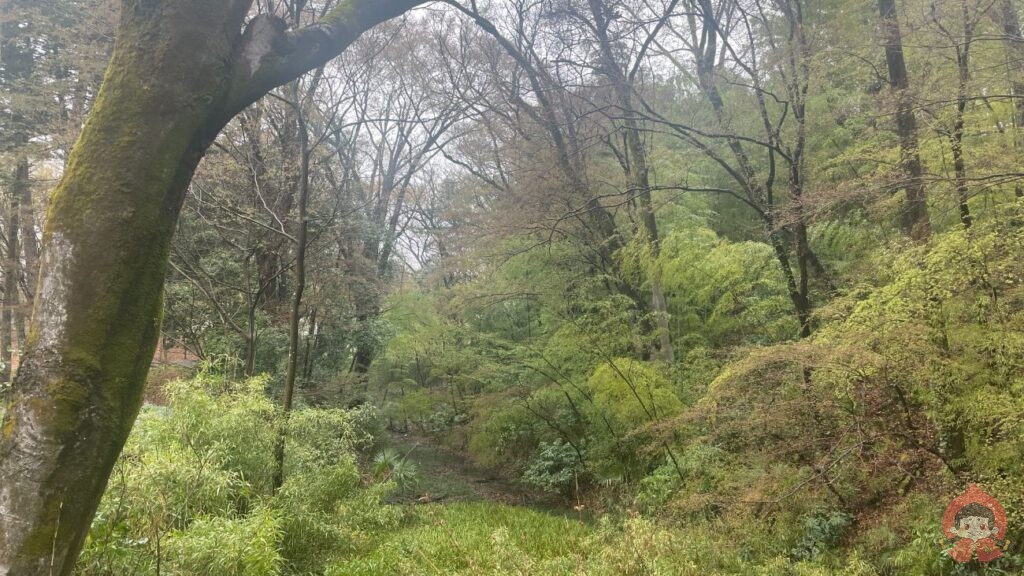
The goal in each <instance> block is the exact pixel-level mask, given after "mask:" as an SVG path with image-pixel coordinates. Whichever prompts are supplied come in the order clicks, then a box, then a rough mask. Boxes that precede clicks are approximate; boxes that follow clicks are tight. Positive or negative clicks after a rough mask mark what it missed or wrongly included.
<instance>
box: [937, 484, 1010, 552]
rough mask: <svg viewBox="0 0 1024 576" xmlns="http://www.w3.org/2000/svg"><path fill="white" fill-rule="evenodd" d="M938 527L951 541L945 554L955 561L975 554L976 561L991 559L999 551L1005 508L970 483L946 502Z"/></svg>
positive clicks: (1004, 523)
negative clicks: (949, 547) (947, 504)
mask: <svg viewBox="0 0 1024 576" xmlns="http://www.w3.org/2000/svg"><path fill="white" fill-rule="evenodd" d="M942 531H943V532H944V533H945V534H946V537H947V538H949V539H951V540H953V541H954V542H953V548H952V549H950V550H949V555H950V556H951V557H952V558H953V559H954V560H956V561H957V562H968V561H970V560H971V558H973V557H974V555H975V554H977V556H978V561H979V562H991V561H992V560H995V559H996V558H999V557H1000V556H1002V555H1003V552H1002V550H1000V546H1002V543H1003V540H1004V539H1005V538H1006V512H1005V511H1004V510H1003V507H1002V506H1001V505H1000V504H999V502H998V501H997V500H996V499H995V498H993V497H991V496H989V495H988V494H986V493H985V492H983V491H982V490H981V489H980V488H978V487H977V486H975V485H974V484H971V485H970V486H969V487H968V488H967V491H966V492H964V493H963V494H961V495H959V496H957V497H956V498H954V499H953V501H952V502H950V503H949V507H948V508H946V513H945V514H943V515H942Z"/></svg>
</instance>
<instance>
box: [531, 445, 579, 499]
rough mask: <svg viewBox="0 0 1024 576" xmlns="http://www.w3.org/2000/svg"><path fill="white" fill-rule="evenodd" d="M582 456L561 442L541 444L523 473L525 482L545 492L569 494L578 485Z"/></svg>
mask: <svg viewBox="0 0 1024 576" xmlns="http://www.w3.org/2000/svg"><path fill="white" fill-rule="evenodd" d="M580 468H581V466H580V455H579V454H578V453H577V452H576V449H575V448H573V447H572V446H571V445H569V444H567V443H563V442H562V441H561V440H555V441H554V442H550V443H548V442H541V443H540V448H539V450H538V452H537V454H536V455H535V456H534V457H533V458H532V459H531V460H530V462H529V464H528V465H527V467H526V471H525V472H523V481H524V482H526V483H527V484H529V485H531V486H536V487H537V488H540V489H541V490H544V491H545V492H555V493H562V494H568V493H570V491H571V490H572V489H573V487H574V486H575V485H576V484H577V483H578V479H579V473H580V472H581V470H580Z"/></svg>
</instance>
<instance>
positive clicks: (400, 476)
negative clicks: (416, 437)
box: [373, 447, 417, 490]
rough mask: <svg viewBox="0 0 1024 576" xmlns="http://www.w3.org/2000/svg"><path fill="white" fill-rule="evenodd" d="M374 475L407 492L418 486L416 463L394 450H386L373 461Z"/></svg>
mask: <svg viewBox="0 0 1024 576" xmlns="http://www.w3.org/2000/svg"><path fill="white" fill-rule="evenodd" d="M373 475H374V477H376V478H378V479H382V480H390V481H393V482H394V483H395V484H397V485H398V487H399V488H401V489H403V490H406V489H408V488H411V487H413V486H415V485H416V479H417V478H416V475H417V467H416V464H415V463H414V462H412V461H411V460H409V459H408V458H407V457H405V456H403V455H401V454H399V453H398V451H397V450H395V449H394V448H390V447H389V448H385V449H384V450H382V451H381V452H380V453H378V454H377V456H375V457H374V459H373Z"/></svg>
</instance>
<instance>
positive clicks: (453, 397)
mask: <svg viewBox="0 0 1024 576" xmlns="http://www.w3.org/2000/svg"><path fill="white" fill-rule="evenodd" d="M1018 217H1019V215H1018V214H1017V213H1016V212H1014V211H1010V212H1007V213H1006V214H1004V215H1003V216H1002V217H1000V218H996V219H993V220H992V221H991V222H990V223H988V224H985V225H982V226H977V227H976V228H974V229H972V230H969V231H960V230H958V231H953V232H949V233H946V234H944V235H942V236H941V237H940V238H937V239H935V241H934V242H933V243H932V244H931V245H930V247H928V248H920V249H913V250H905V251H902V253H901V254H898V255H893V256H891V258H892V262H893V263H894V264H893V265H892V266H891V267H888V268H886V269H885V270H884V271H883V272H881V273H880V274H879V275H878V277H877V278H873V279H872V280H873V281H874V282H875V284H872V283H870V282H865V283H864V284H863V285H861V286H858V287H856V288H855V289H853V290H850V291H849V292H848V293H847V294H845V295H842V296H839V297H837V298H836V299H835V300H834V301H833V303H832V304H831V305H830V306H829V307H828V308H827V309H826V310H824V311H823V312H822V313H821V316H820V318H819V322H820V323H821V326H820V328H819V329H818V331H817V332H816V334H815V336H813V337H812V338H810V339H807V340H804V341H800V342H782V343H777V344H768V345H762V346H751V345H747V346H744V347H742V348H739V349H736V350H734V351H733V352H732V353H730V355H729V356H728V357H712V356H711V355H709V354H708V353H707V352H706V351H705V349H703V348H701V347H700V346H694V347H692V348H691V349H689V350H686V351H685V356H684V358H685V361H684V362H683V363H682V364H681V367H669V366H666V365H664V364H661V363H658V362H654V361H651V362H640V361H630V360H622V359H620V358H619V357H617V356H610V357H609V359H608V360H607V361H605V360H603V359H602V358H600V357H598V358H597V360H596V361H595V362H594V368H593V370H592V371H591V372H590V373H589V374H586V373H585V372H582V371H581V372H579V373H578V375H577V376H573V374H572V373H571V372H569V371H568V369H564V370H563V371H562V374H563V375H562V377H561V378H563V379H564V380H563V381H562V382H561V383H559V382H547V383H542V384H541V385H538V386H537V388H536V389H534V390H529V391H523V390H521V389H519V390H512V391H510V390H507V389H497V388H494V387H486V386H481V387H480V388H478V389H475V390H471V389H469V388H466V389H464V390H462V391H452V390H450V389H448V387H447V386H448V385H450V383H451V382H462V383H466V382H470V381H472V380H473V379H475V378H474V377H473V376H471V375H470V373H469V370H470V369H471V368H472V369H473V370H478V371H486V372H488V374H489V377H490V378H491V379H492V380H493V379H496V378H500V377H501V374H502V368H501V367H500V366H497V365H494V364H488V363H484V362H475V363H473V364H472V365H469V364H454V363H449V364H444V362H445V361H446V360H448V359H447V358H446V357H444V356H435V357H434V362H435V364H434V366H435V369H437V370H440V372H437V373H434V375H433V376H429V377H428V381H427V384H428V385H427V386H422V387H416V388H414V389H406V390H405V392H404V397H403V396H402V395H398V400H397V401H384V402H382V404H383V407H384V411H383V412H379V411H378V409H376V408H372V407H361V408H358V409H353V410H340V409H326V408H303V409H300V410H298V411H295V412H294V413H292V414H291V416H290V418H288V419H287V443H286V451H285V454H286V458H285V477H284V484H283V486H282V487H281V489H280V490H278V491H277V492H276V493H275V492H274V491H273V490H272V473H273V469H274V459H273V454H274V445H275V441H276V438H277V431H278V429H279V426H280V425H281V422H282V416H281V412H280V410H279V409H278V408H277V407H276V404H275V403H274V402H273V401H272V400H271V399H269V398H268V396H267V395H266V393H265V390H266V386H267V381H266V380H265V379H260V378H257V379H252V380H249V381H245V382H237V381H231V380H230V379H228V378H226V377H223V376H219V375H217V374H215V373H214V372H213V371H204V372H201V373H200V375H199V376H197V377H196V378H194V379H192V380H187V381H178V382H174V383H171V384H168V385H166V393H167V397H168V406H166V407H159V406H148V407H146V408H145V409H144V410H143V413H142V414H141V415H140V417H139V421H138V423H137V425H136V427H135V429H134V430H133V432H132V436H131V438H130V440H129V442H128V445H127V447H126V449H125V451H124V453H123V455H122V457H121V459H120V461H119V463H118V465H117V468H116V469H115V473H114V475H113V477H112V479H111V481H110V484H109V486H108V489H107V494H106V496H105V498H104V500H103V503H102V505H101V507H100V510H99V513H98V514H97V517H96V520H95V522H94V523H93V528H92V532H91V534H90V537H89V539H88V542H87V543H86V547H85V551H84V553H83V554H82V557H81V560H80V562H79V565H78V571H77V573H78V574H81V575H107V574H109V575H113V574H117V575H132V574H139V575H143V574H145V575H149V574H158V573H159V574H180V575H212V574H217V575H246V576H258V575H271V574H288V575H292V574H294V575H299V574H303V575H305V574H326V575H331V576H341V575H346V576H347V575H389V574H394V575H414V574H424V575H427V574H465V575H470V574H473V575H476V574H531V575H533V574H536V575H558V574H566V575H569V574H578V575H584V574H586V575H605V574H607V575H609V576H610V575H619V574H623V575H631V574H636V575H646V574H650V575H661V574H666V575H668V574H681V575H686V574H694V575H696V574H701V575H709V574H743V575H747V574H749V575H766V576H767V575H776V574H793V575H808V576H810V575H827V574H836V575H838V574H844V575H854V576H855V575H865V576H866V575H883V574H892V575H896V574H899V575H902V574H936V575H937V574H959V573H964V574H966V573H986V574H1009V573H1017V571H1018V570H1020V569H1022V568H1024V559H1022V557H1021V556H1020V555H1019V553H1018V550H1020V548H1019V545H1017V544H1016V543H1015V542H1014V541H1013V535H1014V534H1015V533H1018V532H1019V530H1020V529H1021V526H1022V519H1021V518H1022V516H1021V514H1022V510H1024V508H1022V505H1024V502H1022V500H1021V496H1020V495H1021V494H1022V493H1024V490H1022V488H1024V481H1022V480H1021V477H1022V476H1021V470H1020V462H1021V455H1022V452H1024V433H1022V430H1021V426H1020V422H1021V414H1022V413H1024V406H1022V405H1021V401H1020V398H1021V396H1022V395H1021V393H1020V389H1021V387H1022V386H1024V366H1022V365H1021V363H1020V359H1021V358H1022V357H1024V337H1022V334H1024V287H1022V282H1024V232H1022V230H1021V227H1020V226H1019V224H1018V221H1017V218H1018ZM567 329H569V328H567V327H566V326H564V325H563V326H560V327H559V328H558V329H557V330H555V331H553V333H552V334H549V335H548V336H549V337H551V338H557V337H558V334H559V332H560V331H562V330H567ZM439 334H443V331H439ZM445 337H447V336H445ZM416 342H417V345H429V344H430V341H429V340H424V339H418V340H416ZM492 342H493V341H492ZM399 343H401V340H399ZM548 346H549V348H550V347H551V346H554V343H552V342H549V343H548ZM473 350H474V349H472V348H469V347H463V348H461V349H458V352H456V353H457V354H466V353H467V351H469V352H472V351H473ZM400 351H401V350H400V349H398V348H396V349H393V350H392V352H393V353H398V352H400ZM507 365H508V366H511V367H515V366H516V364H515V363H514V362H508V364H507ZM390 366H391V368H392V372H393V371H394V370H395V365H394V357H392V363H391V364H390ZM421 366H422V363H421ZM552 369H554V368H552ZM438 374H442V375H445V376H447V377H448V379H445V378H441V377H440V376H439V375H438ZM392 376H394V374H393V373H392ZM413 376H415V375H413ZM456 376H458V379H457V378H456ZM573 378H575V380H573ZM410 379H411V378H410ZM551 380H555V378H552V379H551ZM407 386H409V387H410V388H412V387H413V384H411V383H407ZM495 396H497V398H498V399H499V400H500V401H497V400H496V399H495ZM414 401H415V403H414ZM414 409H415V410H418V411H414ZM540 410H546V411H547V412H539V411H540ZM542 414H543V415H546V416H547V417H548V418H549V419H556V420H550V421H547V420H545V418H543V417H542V416H541V415H542ZM382 425H391V426H392V427H401V426H409V427H413V428H422V430H423V431H424V432H426V433H430V434H433V435H435V437H436V438H438V439H440V440H447V441H449V442H452V443H453V444H458V443H460V442H461V443H463V445H465V446H467V447H468V449H469V453H470V454H472V455H473V456H474V457H475V459H476V460H477V461H478V462H479V463H481V464H483V465H488V466H491V467H492V468H493V469H495V470H501V471H504V472H505V473H506V474H509V475H511V474H518V475H519V477H520V478H521V480H522V481H523V482H524V483H525V484H526V485H528V486H533V487H534V488H535V489H537V490H549V491H552V492H555V493H562V494H563V495H564V496H565V497H566V498H567V499H568V500H572V501H575V502H579V504H578V505H577V511H576V512H572V511H569V512H568V513H562V512H556V511H543V510H533V509H528V508H523V507H514V506H507V505H503V504H498V503H494V502H487V501H480V502H452V503H440V504H426V505H414V504H407V505H398V504H390V503H387V496H388V495H389V494H392V493H393V492H394V491H395V490H398V489H399V488H398V486H397V483H396V481H395V478H394V477H393V476H391V475H390V474H388V473H384V474H381V473H380V471H381V469H382V468H381V466H382V464H381V463H382V462H383V463H384V465H383V466H384V469H385V472H386V471H387V469H389V468H388V466H394V464H393V463H392V464H387V463H388V462H390V460H389V459H388V458H387V457H381V456H378V457H377V458H376V460H377V462H376V465H375V462H374V455H379V454H380V451H379V447H378V446H376V445H375V437H376V436H377V435H378V434H380V427H381V426H382ZM391 459H392V460H394V458H391ZM407 481H408V482H414V481H413V480H411V475H410V478H405V479H404V480H403V482H407ZM966 481H973V482H978V483H980V484H982V485H983V486H984V487H985V488H986V489H987V490H989V491H990V492H992V494H993V495H995V496H996V497H997V498H999V499H1000V500H1001V501H1002V502H1003V504H1004V506H1005V507H1006V508H1007V510H1008V512H1009V515H1010V535H1011V536H1010V541H1009V542H1008V543H1007V546H1006V555H1005V556H1004V558H1002V559H1000V560H998V561H996V562H994V563H991V564H989V565H987V566H985V567H984V568H981V567H978V566H968V567H967V568H965V567H962V566H959V565H956V564H955V563H954V562H953V561H952V560H951V559H949V557H948V556H947V555H946V554H945V553H944V550H945V549H946V548H947V547H948V545H949V543H948V541H946V540H944V539H943V537H942V533H941V529H940V526H939V517H940V516H941V514H942V511H943V509H944V508H945V503H946V502H947V501H948V499H949V498H950V497H951V496H953V495H954V494H955V493H956V492H958V491H959V490H960V489H961V488H962V486H963V483H964V482H966ZM584 512H585V514H584ZM577 513H578V514H579V515H577Z"/></svg>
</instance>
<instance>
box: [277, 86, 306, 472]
mask: <svg viewBox="0 0 1024 576" xmlns="http://www.w3.org/2000/svg"><path fill="white" fill-rule="evenodd" d="M292 99H293V100H292V104H293V106H295V112H296V114H295V120H296V124H297V125H298V145H299V146H298V154H299V174H298V179H297V182H296V183H297V184H298V187H299V194H298V202H299V206H298V211H299V214H298V217H299V229H298V233H297V234H296V238H295V240H296V243H295V265H294V268H293V273H294V282H295V287H294V291H293V292H292V302H291V313H290V317H289V322H288V369H287V373H286V375H285V380H284V399H283V401H282V405H281V408H282V411H283V422H282V426H281V431H280V433H279V436H278V440H277V451H276V454H275V466H276V467H275V469H274V489H275V490H276V489H278V488H280V487H281V484H282V483H283V482H284V449H285V438H286V435H287V424H288V416H289V414H290V413H291V410H292V401H293V399H294V397H295V376H296V374H298V364H299V321H300V320H301V319H302V293H303V292H304V291H305V290H306V244H307V235H308V233H309V222H308V219H307V215H306V209H307V206H308V204H309V133H308V131H307V128H306V118H305V114H304V111H303V110H302V103H301V102H300V99H299V88H298V82H296V83H295V84H293V86H292Z"/></svg>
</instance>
